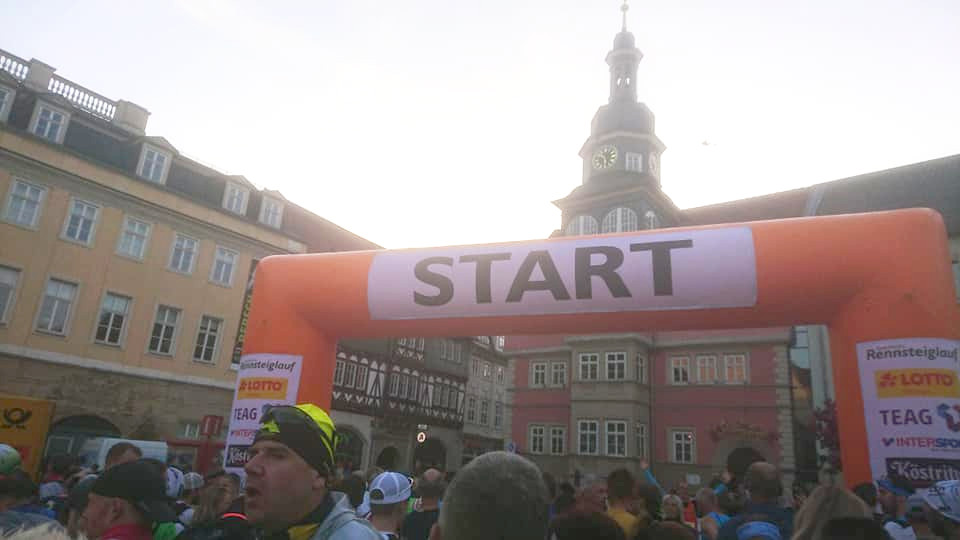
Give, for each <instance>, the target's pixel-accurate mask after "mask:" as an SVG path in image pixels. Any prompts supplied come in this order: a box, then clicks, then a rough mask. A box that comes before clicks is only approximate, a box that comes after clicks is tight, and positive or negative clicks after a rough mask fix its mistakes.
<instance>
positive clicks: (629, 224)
mask: <svg viewBox="0 0 960 540" xmlns="http://www.w3.org/2000/svg"><path fill="white" fill-rule="evenodd" d="M637 228H638V227H637V213H636V212H634V211H633V210H631V209H630V208H627V207H624V206H621V207H619V208H614V209H613V210H611V211H609V212H607V215H606V216H604V218H603V227H602V231H603V232H605V233H612V232H629V231H635V230H637Z"/></svg>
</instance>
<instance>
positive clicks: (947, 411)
mask: <svg viewBox="0 0 960 540" xmlns="http://www.w3.org/2000/svg"><path fill="white" fill-rule="evenodd" d="M955 412H956V413H957V416H958V417H960V405H954V406H953V407H952V408H951V407H950V405H947V404H946V403H941V404H940V405H939V406H938V407H937V414H938V415H940V418H943V420H944V422H946V423H947V428H948V429H949V430H950V431H953V432H957V431H960V419H957V418H954V416H953V415H954V413H955Z"/></svg>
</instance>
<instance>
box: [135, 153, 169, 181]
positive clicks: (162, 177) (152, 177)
mask: <svg viewBox="0 0 960 540" xmlns="http://www.w3.org/2000/svg"><path fill="white" fill-rule="evenodd" d="M147 152H153V154H154V156H160V157H163V164H162V165H161V169H160V174H159V178H156V176H158V175H157V174H155V171H156V157H154V159H153V160H152V161H151V167H150V171H149V174H147V171H146V170H144V167H145V166H146V164H147ZM172 161H173V154H172V153H170V152H168V151H166V150H163V149H161V148H160V147H159V146H154V145H152V144H148V143H143V147H142V148H141V149H140V159H139V160H137V176H139V177H140V178H143V179H144V180H146V181H147V182H150V183H152V184H159V185H161V186H163V185H166V184H167V173H169V172H170V163H171V162H172Z"/></svg>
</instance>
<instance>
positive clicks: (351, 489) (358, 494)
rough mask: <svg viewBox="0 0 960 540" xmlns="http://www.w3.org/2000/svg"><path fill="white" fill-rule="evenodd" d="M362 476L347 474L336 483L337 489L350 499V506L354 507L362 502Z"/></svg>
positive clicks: (363, 487)
mask: <svg viewBox="0 0 960 540" xmlns="http://www.w3.org/2000/svg"><path fill="white" fill-rule="evenodd" d="M366 487H367V486H366V485H365V484H364V482H363V478H360V476H359V475H356V474H348V475H347V476H346V478H344V479H343V480H341V481H340V483H339V484H337V491H340V492H342V493H343V494H345V495H346V496H347V499H348V500H349V501H350V506H352V507H354V508H356V507H358V506H360V504H361V503H362V502H363V492H364V491H366Z"/></svg>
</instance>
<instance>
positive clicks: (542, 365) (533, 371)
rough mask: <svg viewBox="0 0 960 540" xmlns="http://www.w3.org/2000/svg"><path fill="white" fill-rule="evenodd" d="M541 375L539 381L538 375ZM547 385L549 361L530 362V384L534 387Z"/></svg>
mask: <svg viewBox="0 0 960 540" xmlns="http://www.w3.org/2000/svg"><path fill="white" fill-rule="evenodd" d="M538 375H539V376H540V378H541V380H540V382H537V377H538ZM546 385H547V363H546V362H533V363H532V364H530V386H531V387H532V388H543V387H544V386H546Z"/></svg>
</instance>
